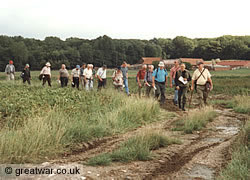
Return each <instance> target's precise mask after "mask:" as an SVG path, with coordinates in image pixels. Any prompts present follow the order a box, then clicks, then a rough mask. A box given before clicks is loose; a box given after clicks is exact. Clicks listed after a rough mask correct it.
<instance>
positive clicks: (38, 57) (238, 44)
mask: <svg viewBox="0 0 250 180" xmlns="http://www.w3.org/2000/svg"><path fill="white" fill-rule="evenodd" d="M249 42H250V36H222V37H218V38H204V39H200V38H199V39H190V38H187V37H183V36H177V37H176V38H174V39H163V38H159V39H156V38H154V39H152V40H149V41H148V40H136V39H112V38H110V37H108V36H106V35H104V36H100V37H98V38H96V39H93V40H87V39H79V38H68V39H66V40H65V41H63V40H61V39H60V38H58V37H46V38H45V40H43V41H41V40H36V39H28V38H23V37H21V36H16V37H8V36H0V71H3V70H4V67H5V65H6V64H7V63H8V60H9V59H13V60H14V64H15V65H16V69H18V70H21V69H23V66H24V65H25V63H29V64H30V65H31V69H32V70H40V69H41V68H42V66H43V65H44V64H45V62H47V61H50V62H51V64H52V68H53V69H59V68H60V64H61V63H66V64H67V66H68V67H70V68H72V67H75V65H76V64H82V63H83V62H86V63H92V64H94V65H95V66H101V65H102V64H107V65H108V66H109V67H116V66H118V65H121V63H122V62H123V61H124V60H126V61H127V62H128V63H129V64H137V63H138V61H139V60H140V59H141V57H162V58H163V59H166V58H168V59H173V58H181V57H196V58H203V59H206V60H210V59H216V58H220V59H244V60H247V59H248V60H249V57H250V48H249V47H250V43H249Z"/></svg>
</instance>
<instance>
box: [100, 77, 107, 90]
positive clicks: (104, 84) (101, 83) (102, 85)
mask: <svg viewBox="0 0 250 180" xmlns="http://www.w3.org/2000/svg"><path fill="white" fill-rule="evenodd" d="M102 87H104V88H105V87H106V79H102V81H100V80H99V79H98V89H101V88H102Z"/></svg>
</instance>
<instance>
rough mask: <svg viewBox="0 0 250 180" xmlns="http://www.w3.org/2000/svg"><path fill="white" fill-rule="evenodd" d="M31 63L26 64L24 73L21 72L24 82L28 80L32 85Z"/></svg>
mask: <svg viewBox="0 0 250 180" xmlns="http://www.w3.org/2000/svg"><path fill="white" fill-rule="evenodd" d="M29 67H30V65H29V64H26V65H25V67H24V69H23V71H22V74H21V77H22V79H23V83H24V84H25V82H26V81H27V82H28V84H29V85H30V79H31V76H30V69H29Z"/></svg>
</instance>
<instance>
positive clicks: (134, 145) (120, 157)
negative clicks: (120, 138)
mask: <svg viewBox="0 0 250 180" xmlns="http://www.w3.org/2000/svg"><path fill="white" fill-rule="evenodd" d="M170 144H180V141H179V140H177V139H173V138H169V137H167V136H165V135H163V134H162V133H159V132H152V131H151V132H147V133H145V134H143V135H138V136H135V137H133V138H130V139H128V140H127V141H126V142H124V143H123V144H121V146H120V147H119V148H118V149H117V150H115V151H113V152H111V153H105V154H100V155H98V156H95V157H93V158H91V159H89V161H88V162H87V164H88V165H91V166H97V165H109V164H110V163H111V162H130V161H136V160H139V161H146V160H150V159H151V158H152V152H151V151H152V150H156V149H159V148H161V147H166V146H168V145H170Z"/></svg>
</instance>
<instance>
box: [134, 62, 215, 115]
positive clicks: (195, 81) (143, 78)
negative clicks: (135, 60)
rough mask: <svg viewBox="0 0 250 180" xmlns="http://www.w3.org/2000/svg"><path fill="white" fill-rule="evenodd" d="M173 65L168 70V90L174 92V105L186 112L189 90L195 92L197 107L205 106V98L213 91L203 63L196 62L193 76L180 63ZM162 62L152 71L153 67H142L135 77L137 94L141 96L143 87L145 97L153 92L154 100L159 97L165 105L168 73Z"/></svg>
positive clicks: (208, 73) (208, 74)
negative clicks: (171, 89)
mask: <svg viewBox="0 0 250 180" xmlns="http://www.w3.org/2000/svg"><path fill="white" fill-rule="evenodd" d="M174 63H175V65H174V67H172V68H171V69H170V78H169V79H170V88H173V87H174V88H175V90H174V98H173V103H174V105H176V106H178V107H179V108H180V109H181V110H183V111H186V109H185V106H186V102H187V92H188V90H189V89H190V90H191V93H193V90H194V89H196V90H197V94H198V98H199V107H203V106H204V105H205V104H207V97H208V93H209V91H211V90H212V89H213V83H212V79H211V74H210V72H209V71H208V69H206V68H204V66H203V62H202V61H200V62H197V66H198V68H197V69H196V70H195V71H194V73H193V75H192V76H191V75H190V72H189V71H188V70H187V69H186V65H185V64H184V63H181V62H180V61H175V62H174ZM164 67H165V65H164V63H163V62H159V64H158V67H157V68H156V69H154V66H153V65H148V70H147V65H142V69H140V70H139V71H138V73H137V76H136V81H137V84H138V94H139V96H141V91H142V88H143V87H145V89H146V95H147V96H149V95H150V91H151V90H152V89H153V90H154V91H155V98H156V99H158V98H159V96H161V97H160V103H161V104H164V103H165V99H166V98H165V89H166V87H167V84H168V72H167V70H166V69H165V68H164Z"/></svg>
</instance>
